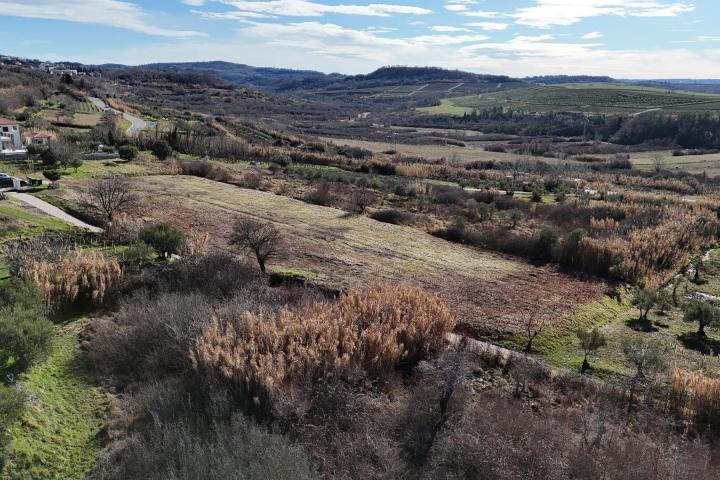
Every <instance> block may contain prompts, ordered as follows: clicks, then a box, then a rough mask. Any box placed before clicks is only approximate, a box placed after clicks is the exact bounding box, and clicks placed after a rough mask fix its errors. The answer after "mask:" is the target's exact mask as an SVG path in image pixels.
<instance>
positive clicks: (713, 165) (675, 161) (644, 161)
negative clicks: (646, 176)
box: [630, 150, 720, 177]
mask: <svg viewBox="0 0 720 480" xmlns="http://www.w3.org/2000/svg"><path fill="white" fill-rule="evenodd" d="M658 156H659V157H660V158H661V159H662V160H661V161H662V165H663V167H662V168H663V169H667V170H670V171H673V170H684V171H687V172H689V173H694V174H701V173H703V172H704V173H707V175H708V176H711V177H714V176H717V175H720V153H710V154H706V155H683V156H673V152H672V150H662V151H655V152H638V153H631V154H630V161H631V162H632V164H633V166H634V167H635V168H637V169H638V170H645V171H650V170H653V169H654V168H655V161H656V158H657V157H658Z"/></svg>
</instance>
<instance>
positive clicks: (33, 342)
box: [0, 278, 53, 374]
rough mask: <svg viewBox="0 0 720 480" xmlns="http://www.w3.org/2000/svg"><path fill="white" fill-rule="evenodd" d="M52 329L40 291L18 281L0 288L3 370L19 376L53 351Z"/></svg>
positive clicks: (1, 364)
mask: <svg viewBox="0 0 720 480" xmlns="http://www.w3.org/2000/svg"><path fill="white" fill-rule="evenodd" d="M52 335H53V326H52V323H51V322H50V321H49V320H48V319H47V311H46V307H45V305H44V303H43V299H42V297H41V296H40V293H39V292H38V290H37V289H36V288H35V287H34V286H32V285H30V284H28V283H26V282H24V281H23V280H21V279H19V278H11V279H9V280H7V281H6V282H3V283H2V285H0V339H1V340H0V371H1V372H3V373H6V374H7V373H13V374H16V373H20V372H23V371H25V370H27V369H28V368H29V367H30V366H31V365H32V364H33V363H35V362H36V361H38V360H39V359H41V358H43V357H44V356H45V355H46V353H47V352H48V350H49V349H50V341H51V340H52Z"/></svg>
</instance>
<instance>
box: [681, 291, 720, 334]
mask: <svg viewBox="0 0 720 480" xmlns="http://www.w3.org/2000/svg"><path fill="white" fill-rule="evenodd" d="M683 310H684V314H683V320H684V321H686V322H688V323H697V324H698V325H699V327H698V332H697V334H698V336H699V337H704V336H705V327H714V326H718V325H720V309H718V308H717V307H714V306H713V305H711V304H709V303H707V302H703V301H701V300H693V301H691V302H690V303H688V304H687V305H685V308H684V309H683Z"/></svg>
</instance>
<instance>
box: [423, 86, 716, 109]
mask: <svg viewBox="0 0 720 480" xmlns="http://www.w3.org/2000/svg"><path fill="white" fill-rule="evenodd" d="M497 107H503V108H509V109H514V110H522V111H531V112H563V111H566V112H585V113H598V114H601V113H607V114H637V113H640V112H645V111H649V110H662V111H667V112H692V111H720V96H719V95H711V94H696V93H678V92H670V91H663V90H660V89H656V88H645V87H632V86H622V85H614V84H575V85H572V86H565V85H563V86H532V87H525V88H517V89H514V90H508V91H502V92H493V93H486V94H481V95H473V96H467V97H458V98H452V99H445V100H443V101H442V103H441V104H440V105H439V106H435V107H428V108H423V109H421V111H424V112H427V113H431V114H447V115H463V114H465V113H471V112H473V111H474V110H487V109H490V108H497Z"/></svg>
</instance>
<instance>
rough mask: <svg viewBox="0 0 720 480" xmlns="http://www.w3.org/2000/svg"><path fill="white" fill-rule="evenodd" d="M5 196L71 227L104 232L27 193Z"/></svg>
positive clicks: (9, 193)
mask: <svg viewBox="0 0 720 480" xmlns="http://www.w3.org/2000/svg"><path fill="white" fill-rule="evenodd" d="M5 195H7V196H8V197H10V198H16V199H18V200H20V201H21V202H25V203H27V204H28V205H30V206H32V207H35V208H37V209H38V210H41V211H43V212H45V213H47V214H48V215H50V216H53V217H55V218H58V219H60V220H62V221H63V222H65V223H69V224H70V225H74V226H76V227H78V228H84V229H85V230H89V231H91V232H95V233H100V232H102V228H98V227H95V226H93V225H89V224H87V223H85V222H83V221H82V220H78V219H77V218H75V217H73V216H72V215H68V214H67V213H65V212H63V211H62V210H60V209H59V208H57V207H55V206H53V205H50V204H49V203H47V202H45V201H43V200H40V199H39V198H37V197H33V196H32V195H28V194H27V193H16V192H8V193H6V194H5Z"/></svg>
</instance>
